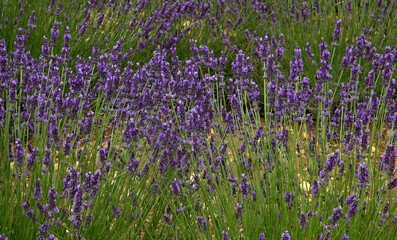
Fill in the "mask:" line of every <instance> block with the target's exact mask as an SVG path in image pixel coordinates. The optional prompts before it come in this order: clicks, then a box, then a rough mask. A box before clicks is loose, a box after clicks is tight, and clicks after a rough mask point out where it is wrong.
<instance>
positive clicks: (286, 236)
mask: <svg viewBox="0 0 397 240" xmlns="http://www.w3.org/2000/svg"><path fill="white" fill-rule="evenodd" d="M281 240H291V236H290V235H289V234H288V231H285V232H283V234H281Z"/></svg>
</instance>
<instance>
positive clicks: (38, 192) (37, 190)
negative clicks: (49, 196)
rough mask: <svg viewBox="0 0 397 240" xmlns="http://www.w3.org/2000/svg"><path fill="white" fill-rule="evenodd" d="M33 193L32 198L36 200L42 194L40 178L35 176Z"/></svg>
mask: <svg viewBox="0 0 397 240" xmlns="http://www.w3.org/2000/svg"><path fill="white" fill-rule="evenodd" d="M33 194H34V196H33V199H35V200H38V201H39V200H40V199H41V197H42V196H43V189H42V188H41V186H40V178H37V180H36V186H35V188H34V190H33Z"/></svg>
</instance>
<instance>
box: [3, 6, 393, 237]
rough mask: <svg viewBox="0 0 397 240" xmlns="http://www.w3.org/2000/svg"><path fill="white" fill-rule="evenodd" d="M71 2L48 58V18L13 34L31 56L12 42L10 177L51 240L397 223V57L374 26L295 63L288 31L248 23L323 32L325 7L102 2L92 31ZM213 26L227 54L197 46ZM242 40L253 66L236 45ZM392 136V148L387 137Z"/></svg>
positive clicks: (6, 135)
mask: <svg viewBox="0 0 397 240" xmlns="http://www.w3.org/2000/svg"><path fill="white" fill-rule="evenodd" d="M55 2H56V1H50V3H49V4H48V6H47V7H46V9H45V11H47V13H48V14H49V16H52V17H53V18H51V19H53V20H54V21H52V23H51V27H50V28H48V29H49V33H48V37H46V36H40V44H41V47H40V48H37V49H38V50H39V51H41V52H40V53H39V54H38V55H37V56H35V54H34V51H36V50H33V49H32V48H31V46H30V45H29V44H30V43H31V40H32V38H33V37H35V35H34V34H33V32H34V31H37V29H38V28H40V26H38V25H37V18H38V17H39V16H36V12H35V11H33V12H32V13H31V15H29V18H28V21H25V22H27V25H26V26H21V24H22V23H21V19H22V18H21V17H22V16H23V14H26V13H24V10H23V9H24V8H22V7H21V8H20V10H19V11H17V14H19V17H18V16H17V17H15V18H11V21H12V20H13V19H14V20H13V21H12V23H9V19H8V18H7V21H4V24H3V22H2V23H1V24H3V25H0V30H1V32H0V33H3V32H2V31H3V29H6V28H7V29H9V28H10V26H7V25H8V24H14V28H15V31H14V32H15V33H14V35H15V41H14V45H12V44H10V42H8V39H7V41H6V40H0V127H1V129H0V133H1V142H0V150H1V151H2V153H1V156H2V157H3V158H4V157H5V159H6V160H7V161H3V162H4V164H3V163H2V165H1V169H3V166H5V169H6V171H7V174H8V173H10V174H8V175H9V176H10V177H9V176H8V175H7V174H6V175H5V176H6V177H9V178H10V179H12V181H13V183H12V184H9V185H7V186H12V190H15V189H18V188H20V189H25V190H27V191H29V190H30V191H31V192H27V193H22V192H21V193H19V194H20V195H18V199H17V200H15V201H17V203H19V204H20V205H19V206H20V207H21V206H22V208H23V211H22V212H23V213H24V214H25V215H26V217H27V218H26V219H29V220H30V221H29V223H30V224H32V226H35V227H34V229H35V234H36V235H37V236H38V237H39V238H40V239H55V236H56V235H57V234H59V231H60V230H59V229H63V230H64V228H66V229H68V231H69V230H70V234H73V235H75V236H76V237H77V238H78V239H83V238H84V239H87V238H89V237H90V236H89V234H93V233H92V232H95V231H94V230H91V229H98V225H99V224H104V222H106V224H105V225H106V227H108V229H106V230H110V229H113V228H116V229H117V228H122V227H125V228H126V229H127V228H133V229H134V231H135V230H136V232H140V231H141V230H142V226H144V225H145V224H149V226H150V228H153V227H155V228H157V226H158V225H159V224H160V225H161V224H165V225H166V226H168V227H169V229H171V230H172V232H173V234H174V233H175V234H176V235H178V234H179V231H180V226H182V224H183V223H185V222H184V221H191V222H192V223H194V224H193V225H194V226H195V227H197V230H198V231H196V232H197V234H201V235H202V236H206V237H208V236H209V234H210V233H209V232H210V231H211V230H213V229H217V230H219V229H220V230H222V229H225V230H224V231H222V239H225V240H226V239H230V238H229V233H230V235H232V234H233V236H235V235H236V234H237V231H235V232H232V231H231V229H233V230H236V229H235V228H236V226H238V227H239V226H240V225H242V226H244V224H246V223H247V219H250V218H251V217H253V218H254V219H255V220H258V223H259V224H260V225H266V226H265V230H266V231H265V232H263V231H262V230H260V231H259V230H258V232H255V234H254V235H252V234H250V235H247V236H254V237H256V236H258V239H265V234H266V236H273V237H274V235H273V233H271V232H270V231H269V229H270V226H267V224H268V223H269V220H267V219H266V220H261V219H260V218H259V217H258V218H256V215H258V216H260V217H261V218H263V216H264V215H265V214H266V216H267V217H268V218H269V219H270V221H274V224H279V226H278V229H285V228H284V227H285V226H291V225H294V224H299V228H298V227H295V225H294V226H292V227H291V229H289V230H286V231H284V232H280V231H279V230H277V231H276V232H277V234H278V235H277V238H279V237H280V234H281V239H282V240H284V239H285V240H287V239H291V235H292V236H302V235H301V234H305V231H309V230H310V231H313V230H312V229H313V226H317V225H318V226H321V227H323V228H324V232H322V233H321V235H319V236H316V237H317V238H318V239H330V238H331V236H333V234H335V235H337V234H339V235H338V236H341V237H342V239H349V235H350V233H351V232H350V231H354V227H352V226H353V224H357V223H356V222H357V221H360V218H363V219H364V218H365V219H367V220H366V221H371V223H372V222H375V223H377V224H376V225H377V227H379V228H382V227H384V226H391V225H390V224H389V223H388V222H391V219H392V218H394V219H395V215H393V214H394V213H393V211H394V210H395V209H396V206H395V204H393V202H392V200H393V199H392V198H393V197H394V195H393V194H394V191H395V189H396V186H397V178H396V177H395V174H396V171H395V168H396V166H395V164H396V158H397V150H396V143H397V141H396V139H397V98H396V85H395V78H393V76H394V75H393V74H395V72H396V63H397V49H396V48H394V49H392V47H385V48H384V49H382V50H381V49H376V48H375V46H373V45H375V44H373V43H372V42H371V41H373V38H372V37H371V34H372V32H373V30H372V29H369V30H368V29H363V31H362V32H363V33H362V34H360V35H359V36H358V37H356V36H354V37H356V38H352V36H350V38H352V39H353V41H350V42H349V43H348V44H350V43H351V45H348V44H346V42H347V40H346V41H345V39H344V38H345V37H346V36H345V35H344V34H343V31H345V30H344V29H346V26H347V25H346V24H347V22H348V19H345V18H342V19H340V20H337V21H336V26H335V29H334V31H333V32H331V34H332V33H333V35H332V37H331V35H330V36H328V38H327V37H324V38H321V40H319V42H317V43H316V44H318V45H317V47H316V45H313V44H312V46H313V50H312V48H311V43H309V42H307V43H306V44H305V46H299V44H298V43H299V41H297V42H296V44H297V45H295V46H292V48H291V46H286V45H287V44H290V43H291V42H288V41H287V40H288V38H287V37H288V36H285V35H283V34H282V33H277V34H276V33H271V32H268V33H264V32H261V31H259V30H258V29H257V30H256V31H252V30H251V29H244V26H246V24H247V22H248V21H251V20H252V19H251V18H252V16H251V14H249V11H248V10H249V9H250V8H252V9H253V12H255V14H257V17H258V18H259V19H261V24H262V26H264V25H265V24H270V25H269V26H272V27H274V28H277V26H283V25H285V24H287V23H288V21H289V22H292V23H293V24H296V25H297V26H299V27H302V28H304V29H309V28H310V27H309V26H310V21H311V20H310V19H311V17H312V16H316V17H318V21H319V22H321V21H324V11H326V8H325V7H324V6H325V5H320V3H319V1H313V2H312V3H308V2H301V1H291V4H287V5H288V9H287V10H284V9H282V7H280V6H284V5H282V4H281V3H280V4H281V5H280V6H278V7H279V8H277V7H275V5H272V4H270V3H264V2H260V1H253V0H252V1H222V0H219V1H214V2H208V3H207V2H203V1H171V2H164V3H161V4H159V6H156V7H155V8H156V10H155V11H153V12H150V13H148V12H147V10H144V9H146V7H147V6H148V5H150V4H149V2H148V1H145V0H140V1H137V3H133V2H132V1H125V2H123V1H121V2H119V1H96V0H94V1H89V2H87V3H86V5H85V6H84V8H83V9H82V13H81V16H82V18H81V19H79V23H78V24H77V26H76V29H73V28H72V27H71V26H72V25H71V23H72V22H71V21H70V19H67V18H61V17H60V16H62V11H63V8H64V7H65V6H63V4H62V3H59V4H58V5H56V3H55ZM378 2H379V3H378V5H379V9H381V10H379V11H377V12H376V13H374V15H373V16H374V18H377V19H378V21H383V20H384V19H385V18H386V16H385V15H386V13H388V10H387V9H386V8H388V7H389V6H390V4H389V3H383V1H378ZM389 2H390V1H389ZM72 4H73V3H72ZM344 4H345V6H344V9H339V10H338V11H346V13H347V16H349V17H350V16H352V17H353V14H354V11H355V9H354V8H353V7H352V5H353V3H352V1H347V2H346V3H344ZM388 4H389V5H388ZM20 5H21V6H22V5H23V4H20ZM353 6H354V5H353ZM249 7H250V8H249ZM284 7H285V6H284ZM247 9H248V10H247ZM252 9H251V10H252ZM278 11H285V12H286V13H287V15H286V17H285V18H279V17H278V15H277V14H278V13H277V12H278ZM365 11H367V10H365ZM29 14H30V13H29ZM109 15H110V16H109ZM120 15H123V16H126V17H125V18H124V19H123V20H122V22H117V23H115V26H116V27H117V29H119V32H120V33H123V34H120V36H119V37H116V35H115V36H113V35H112V34H109V36H106V38H105V39H102V38H101V39H99V38H98V41H97V42H96V43H95V44H92V46H91V48H89V49H88V51H86V52H88V55H87V53H84V52H83V51H81V54H80V53H79V54H77V53H76V50H75V49H78V45H79V44H82V45H84V42H86V43H87V46H88V45H89V44H88V43H89V42H90V41H92V40H90V38H91V37H92V38H94V35H91V34H94V33H96V32H97V31H99V30H103V29H104V28H105V27H106V26H107V24H108V23H107V20H108V19H112V18H116V17H117V16H120ZM338 16H339V15H338ZM340 16H343V14H340ZM130 17H131V18H130ZM120 19H122V18H120ZM127 19H128V20H127ZM262 20H263V21H262ZM374 24H375V23H374ZM179 25H180V26H179ZM203 25H204V26H207V25H208V26H207V27H208V34H212V35H211V36H212V37H213V38H214V39H216V38H219V39H221V42H222V44H223V45H222V44H220V45H219V46H218V49H216V48H213V46H211V41H210V40H206V42H204V43H203V42H200V41H196V40H197V39H195V38H196V36H195V34H194V33H196V32H194V31H197V29H203ZM179 27H180V28H179ZM374 27H375V26H374ZM115 29H116V28H115ZM115 29H113V30H112V31H116V30H115ZM236 29H243V30H242V31H241V32H243V35H244V37H245V39H246V40H247V41H246V42H247V44H248V45H250V46H251V48H250V49H249V50H250V51H246V49H245V48H244V47H242V45H241V44H240V43H238V41H235V36H234V34H236V32H237V31H236ZM124 30H125V32H127V33H128V35H124V33H125V32H124ZM174 30H175V31H174ZM200 31H201V30H200ZM316 31H317V30H316ZM237 33H238V32H237ZM240 34H241V33H240ZM284 34H286V33H284ZM349 34H353V33H351V32H349ZM115 37H116V38H117V39H114V38H115ZM197 38H199V37H197ZM41 39H42V40H41ZM131 39H134V41H136V44H135V45H134V43H133V41H132V40H131ZM99 40H100V41H99ZM328 40H330V41H328ZM354 40H355V41H354ZM327 41H328V42H327ZM100 42H104V43H100ZM330 43H332V47H328V45H329V44H330ZM183 44H184V45H186V46H183ZM346 45H347V47H346V48H345V49H342V47H341V46H346ZM288 47H289V48H288ZM182 51H183V52H184V54H185V55H186V56H182V55H183V54H181V52H182ZM338 51H339V52H338ZM340 51H343V52H344V55H343V56H341V57H340V58H338V57H337V56H335V52H337V53H339V54H340ZM331 52H332V53H331ZM141 56H147V58H144V57H142V58H140V57H141ZM288 57H289V59H288ZM137 59H139V61H138V60H137ZM336 59H340V60H341V61H340V62H337V61H336ZM306 61H310V62H311V64H310V66H308V65H307V63H306ZM317 63H319V64H318V65H317ZM308 68H311V69H308ZM258 69H260V72H261V74H262V77H261V76H259V79H260V80H258V76H257V74H256V73H257V71H258ZM336 77H339V80H338V79H337V80H335V78H336ZM336 82H337V83H336ZM334 83H335V84H334ZM260 86H261V88H263V92H261V91H262V89H260ZM363 86H364V87H363ZM379 89H380V90H379ZM261 95H263V99H264V101H263V102H262V101H261V99H260V96H261ZM261 117H262V119H263V121H264V124H262V125H261V123H260V118H261ZM382 127H385V128H386V131H385V132H386V133H387V134H386V135H387V136H383V135H382V136H379V137H378V139H377V138H376V134H378V132H377V131H378V130H380V132H379V133H381V132H382V134H384V133H383V131H384V130H383V129H382ZM375 132H376V133H375ZM303 133H304V134H303ZM384 142H385V143H386V144H385V147H384V149H382V143H384ZM377 147H379V149H377ZM374 149H375V150H374ZM3 152H4V154H3ZM40 160H41V161H40ZM298 162H299V164H298ZM374 166H376V168H374ZM298 167H299V168H300V169H298V170H296V168H298ZM304 169H305V170H304ZM298 172H299V174H297V173H298ZM22 173H24V174H22ZM239 176H241V177H239ZM379 179H381V180H382V181H380V182H383V183H385V184H384V186H382V185H381V184H382V183H378V182H376V181H377V180H379ZM385 179H387V180H385ZM0 180H1V181H2V182H0V183H1V184H2V183H3V181H4V180H3V179H2V178H1V179H0ZM8 180H9V179H6V181H8ZM306 183H307V184H306ZM307 186H309V187H307ZM1 187H2V185H0V190H2V188H1ZM148 189H149V190H148ZM15 191H19V190H15ZM376 191H377V192H376ZM220 192H221V193H220ZM308 192H311V194H310V193H309V194H308ZM372 192H376V196H375V193H372ZM258 193H260V194H258ZM386 193H390V194H386ZM146 194H147V196H146ZM219 194H221V195H220V196H218V195H219ZM124 196H128V197H124ZM220 198H222V199H220ZM223 198H225V199H223ZM374 199H375V200H378V202H379V203H384V204H382V206H381V207H380V208H379V206H377V205H375V204H373V203H372V202H371V201H373V200H374ZM7 201H8V200H7ZM219 203H221V204H219ZM368 204H371V207H367V205H368ZM378 205H381V204H378ZM16 207H18V206H16ZM377 208H379V209H377ZM211 209H212V210H213V209H216V211H217V212H216V214H217V215H222V216H220V218H219V219H222V220H218V219H215V218H214V217H213V216H214V215H213V213H208V211H211ZM151 211H156V212H155V213H152V212H151ZM149 212H150V213H149ZM305 212H306V213H305ZM378 212H379V216H376V217H374V215H377V214H378ZM269 213H270V214H269ZM374 213H375V214H374ZM251 214H252V215H251ZM230 216H231V217H230ZM227 217H229V218H230V219H227V221H226V223H224V222H222V221H223V219H224V218H227ZM372 217H374V218H375V220H372V219H370V220H368V219H369V218H372ZM186 219H188V220H186ZM291 219H293V221H294V222H292V221H291ZM324 219H325V220H324ZM327 219H328V220H327ZM146 221H147V222H146ZM131 222H132V223H131ZM118 224H120V225H118ZM186 224H188V223H186ZM290 224H291V225H290ZM316 224H317V225H316ZM388 224H389V225H388ZM108 225H109V226H108ZM193 225H189V226H193ZM233 225H236V226H233ZM119 226H121V227H119ZM346 226H347V227H346ZM219 227H221V228H219ZM345 227H346V228H345ZM392 227H393V226H392ZM342 228H343V229H342ZM32 229H33V228H32ZM167 229H168V228H167ZM229 229H230V230H229ZM352 229H353V230H352ZM171 230H170V231H171ZM156 231H157V230H156ZM244 231H246V229H244ZM244 231H243V232H244ZM289 231H290V233H291V235H290V233H289ZM292 231H293V232H292ZM346 231H347V232H346ZM261 232H263V233H261ZM55 233H56V234H55ZM249 233H250V232H249V231H248V233H245V232H244V234H249ZM7 234H8V233H7ZM62 234H64V233H63V232H62ZM139 234H140V233H139ZM146 234H148V235H145V237H147V238H152V237H153V236H149V235H150V234H152V233H146ZM154 234H157V232H156V233H154ZM258 234H259V235H258ZM308 234H312V232H309V233H308ZM316 234H317V232H316ZM318 234H320V233H318ZM342 234H343V236H342ZM218 236H219V237H220V236H221V235H220V233H218ZM304 236H308V235H304ZM350 236H354V234H353V235H350ZM134 237H137V235H134ZM0 239H7V237H5V235H0Z"/></svg>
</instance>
